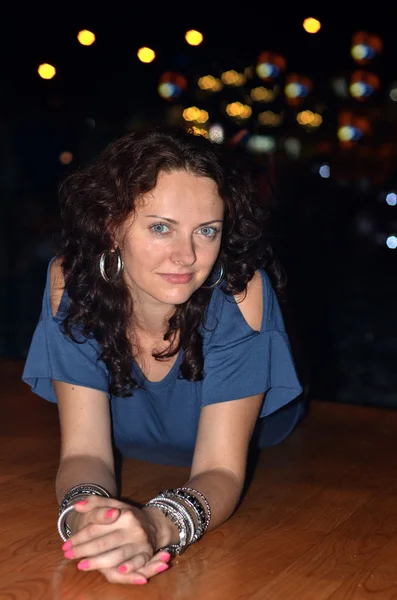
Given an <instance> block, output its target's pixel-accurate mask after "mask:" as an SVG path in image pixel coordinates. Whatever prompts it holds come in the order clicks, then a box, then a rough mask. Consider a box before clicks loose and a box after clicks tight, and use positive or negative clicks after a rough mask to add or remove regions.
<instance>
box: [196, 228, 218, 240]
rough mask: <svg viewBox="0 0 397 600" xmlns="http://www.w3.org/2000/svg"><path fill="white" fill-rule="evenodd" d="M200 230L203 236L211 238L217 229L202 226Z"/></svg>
mask: <svg viewBox="0 0 397 600" xmlns="http://www.w3.org/2000/svg"><path fill="white" fill-rule="evenodd" d="M200 231H201V233H202V234H203V235H204V237H209V238H213V237H215V236H216V234H217V233H218V231H219V229H217V228H216V227H202V228H201V229H200Z"/></svg>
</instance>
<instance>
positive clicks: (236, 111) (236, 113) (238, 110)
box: [226, 102, 252, 119]
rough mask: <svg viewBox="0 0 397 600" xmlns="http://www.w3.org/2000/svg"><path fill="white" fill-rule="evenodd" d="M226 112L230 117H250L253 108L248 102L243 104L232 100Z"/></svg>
mask: <svg viewBox="0 0 397 600" xmlns="http://www.w3.org/2000/svg"><path fill="white" fill-rule="evenodd" d="M226 113H227V114H228V115H229V117H235V118H238V119H249V117H250V116H251V115H252V108H251V107H250V106H248V104H242V102H231V103H230V104H228V105H227V106H226Z"/></svg>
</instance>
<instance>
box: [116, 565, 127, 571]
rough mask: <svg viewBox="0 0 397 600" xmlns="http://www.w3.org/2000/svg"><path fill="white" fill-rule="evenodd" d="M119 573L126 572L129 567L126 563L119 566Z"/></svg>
mask: <svg viewBox="0 0 397 600" xmlns="http://www.w3.org/2000/svg"><path fill="white" fill-rule="evenodd" d="M117 570H118V572H119V573H125V572H126V571H127V567H126V566H125V565H120V566H119V567H117Z"/></svg>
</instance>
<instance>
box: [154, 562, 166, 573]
mask: <svg viewBox="0 0 397 600" xmlns="http://www.w3.org/2000/svg"><path fill="white" fill-rule="evenodd" d="M167 569H168V565H166V564H162V565H159V566H158V567H157V569H156V573H161V572H162V571H166V570H167Z"/></svg>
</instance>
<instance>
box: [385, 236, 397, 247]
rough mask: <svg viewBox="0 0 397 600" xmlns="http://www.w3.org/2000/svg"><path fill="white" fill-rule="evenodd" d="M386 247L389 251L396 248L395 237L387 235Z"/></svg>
mask: <svg viewBox="0 0 397 600" xmlns="http://www.w3.org/2000/svg"><path fill="white" fill-rule="evenodd" d="M386 246H387V247H388V248H390V250H396V248H397V236H395V235H389V236H388V237H387V238H386Z"/></svg>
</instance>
